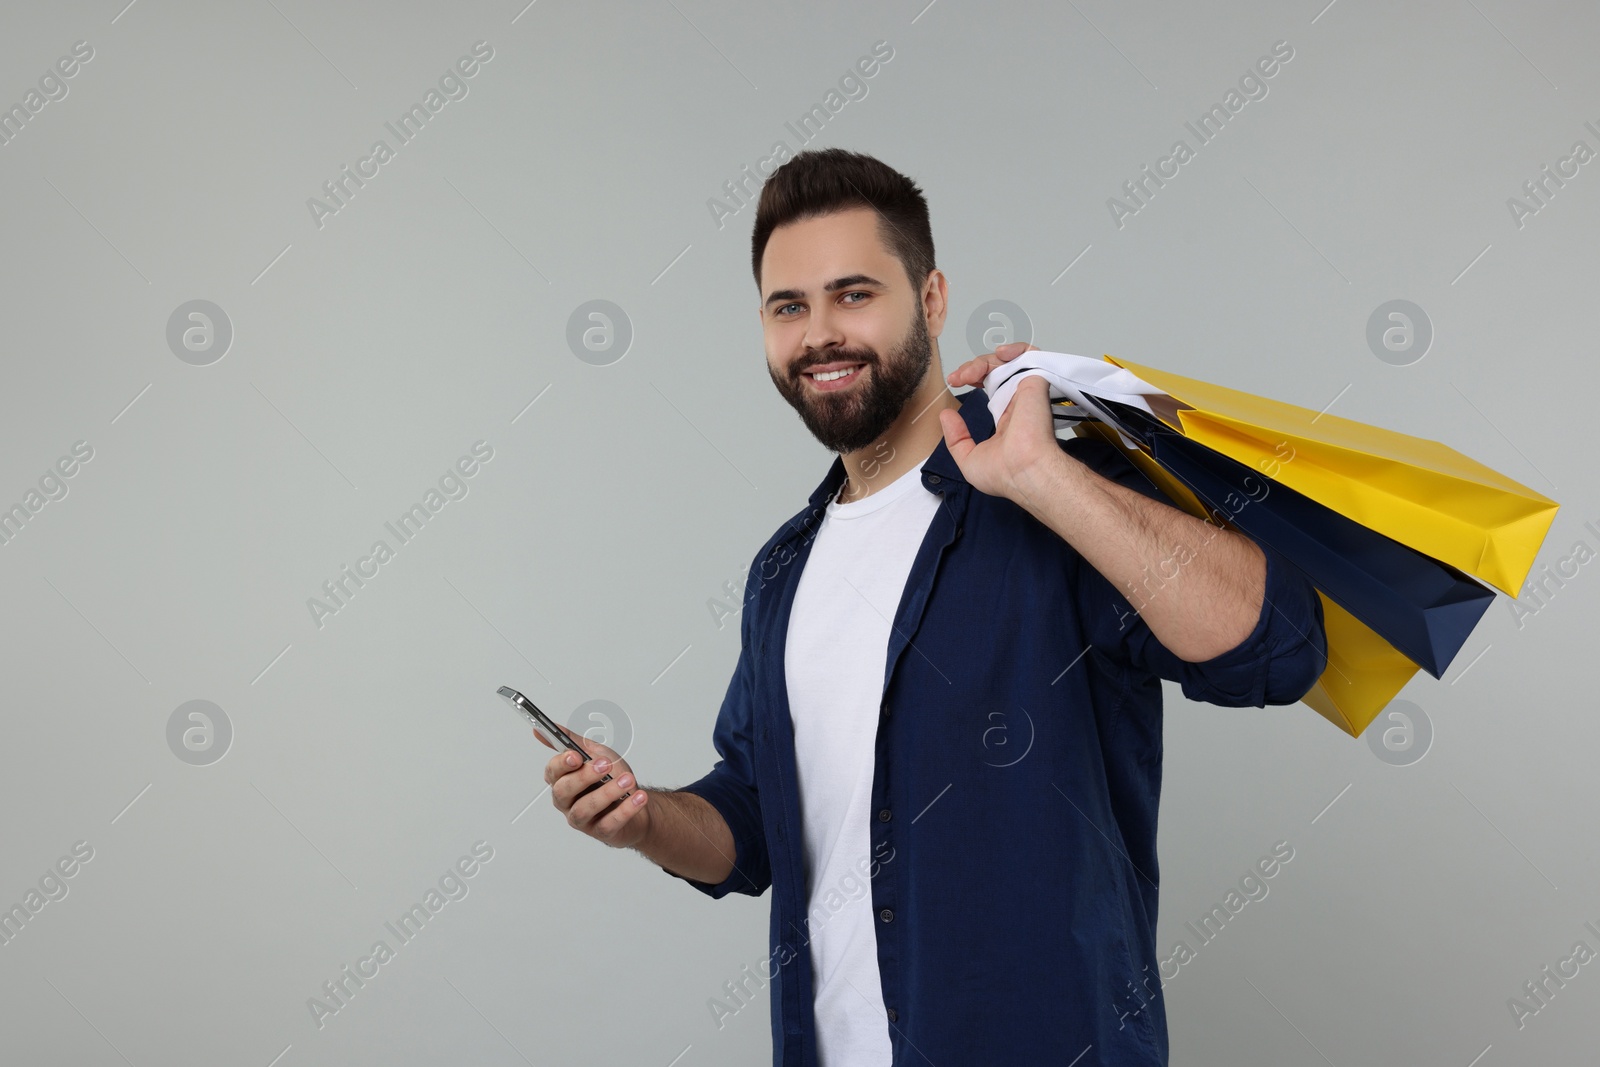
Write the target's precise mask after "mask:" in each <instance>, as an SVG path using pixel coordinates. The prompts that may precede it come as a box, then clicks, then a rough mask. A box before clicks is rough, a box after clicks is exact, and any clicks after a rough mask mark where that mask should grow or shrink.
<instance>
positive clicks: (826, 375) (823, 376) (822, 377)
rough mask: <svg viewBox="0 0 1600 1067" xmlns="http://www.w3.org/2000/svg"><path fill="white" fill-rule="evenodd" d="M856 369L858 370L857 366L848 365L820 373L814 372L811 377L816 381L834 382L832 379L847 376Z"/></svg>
mask: <svg viewBox="0 0 1600 1067" xmlns="http://www.w3.org/2000/svg"><path fill="white" fill-rule="evenodd" d="M855 371H856V368H855V367H846V368H844V369H843V370H830V371H823V372H821V373H820V374H813V375H811V377H812V379H813V380H814V381H819V382H832V381H837V380H838V379H840V378H843V377H845V376H847V375H850V374H854V373H855Z"/></svg>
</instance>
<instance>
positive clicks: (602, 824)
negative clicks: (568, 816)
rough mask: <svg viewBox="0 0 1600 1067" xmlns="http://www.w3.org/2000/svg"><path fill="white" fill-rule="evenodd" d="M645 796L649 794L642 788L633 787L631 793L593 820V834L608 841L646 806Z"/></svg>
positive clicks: (620, 831)
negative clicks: (614, 806) (610, 809)
mask: <svg viewBox="0 0 1600 1067" xmlns="http://www.w3.org/2000/svg"><path fill="white" fill-rule="evenodd" d="M647 796H649V794H648V793H646V792H645V791H644V790H643V789H635V790H634V791H633V795H631V796H629V797H628V798H627V799H626V800H624V801H623V802H622V803H620V804H618V805H617V806H616V808H614V809H613V810H612V811H609V812H607V813H606V814H605V815H602V816H601V817H600V818H598V819H596V820H595V823H594V827H593V830H594V835H595V836H596V837H598V838H600V839H601V840H602V841H610V840H612V839H613V838H615V837H616V836H617V835H619V834H620V833H622V831H623V829H624V828H625V827H626V826H627V825H628V823H629V821H630V820H631V819H632V818H633V817H634V816H635V815H637V814H639V812H640V811H642V810H643V809H644V808H645V807H646V801H645V797H647Z"/></svg>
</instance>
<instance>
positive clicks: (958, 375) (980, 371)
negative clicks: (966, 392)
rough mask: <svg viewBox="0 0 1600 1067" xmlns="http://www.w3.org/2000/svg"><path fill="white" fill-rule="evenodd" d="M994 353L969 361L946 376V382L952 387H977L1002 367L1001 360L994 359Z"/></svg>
mask: <svg viewBox="0 0 1600 1067" xmlns="http://www.w3.org/2000/svg"><path fill="white" fill-rule="evenodd" d="M993 357H994V353H992V352H991V353H987V354H985V355H982V356H978V357H976V358H974V359H969V360H967V361H966V362H965V363H963V364H961V366H959V367H957V368H956V369H955V370H953V371H951V372H950V373H949V375H947V376H946V378H945V380H946V381H947V382H949V383H950V384H951V385H957V386H959V385H977V384H978V383H979V382H981V381H983V378H984V375H986V374H988V373H989V372H990V371H991V370H993V369H994V368H995V367H998V366H999V365H1000V362H1001V361H1000V360H998V359H995V358H993Z"/></svg>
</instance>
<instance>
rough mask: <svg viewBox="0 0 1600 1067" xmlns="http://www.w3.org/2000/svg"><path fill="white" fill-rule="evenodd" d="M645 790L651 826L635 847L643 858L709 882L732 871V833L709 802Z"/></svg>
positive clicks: (677, 794) (715, 880) (691, 797)
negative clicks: (647, 794)
mask: <svg viewBox="0 0 1600 1067" xmlns="http://www.w3.org/2000/svg"><path fill="white" fill-rule="evenodd" d="M648 792H649V794H650V809H651V811H650V829H649V830H648V831H647V832H646V834H645V836H644V838H643V840H641V841H640V842H639V843H638V844H637V845H635V846H634V847H635V848H636V849H637V850H638V851H639V852H640V853H641V854H643V855H644V856H645V858H646V859H648V860H650V861H651V862H652V863H654V864H656V865H657V866H659V867H664V868H666V869H667V870H669V871H671V872H672V873H674V874H678V875H682V876H683V877H685V878H691V879H693V880H694V881H696V882H706V883H708V884H711V885H716V884H717V883H719V882H721V881H723V880H724V879H726V878H727V877H728V875H730V874H732V873H733V857H734V843H733V832H732V831H731V830H729V829H728V824H727V822H726V821H725V820H724V819H723V818H722V815H721V813H719V812H718V811H717V809H716V808H714V807H712V806H711V804H710V802H708V801H707V800H706V799H705V798H704V797H702V796H700V795H698V794H696V793H684V792H680V791H675V790H657V789H652V790H649V791H648Z"/></svg>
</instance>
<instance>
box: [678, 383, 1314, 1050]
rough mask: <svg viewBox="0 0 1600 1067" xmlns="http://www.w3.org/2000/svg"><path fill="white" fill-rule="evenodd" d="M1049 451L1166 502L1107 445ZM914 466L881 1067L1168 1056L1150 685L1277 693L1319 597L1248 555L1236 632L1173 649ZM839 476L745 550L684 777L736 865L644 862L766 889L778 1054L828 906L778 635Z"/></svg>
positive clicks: (877, 890) (930, 468)
mask: <svg viewBox="0 0 1600 1067" xmlns="http://www.w3.org/2000/svg"><path fill="white" fill-rule="evenodd" d="M958 399H959V400H960V402H961V409H960V413H961V417H962V418H963V419H964V420H965V421H966V424H967V427H968V429H969V431H970V432H971V434H972V436H973V439H974V440H975V441H983V440H985V439H987V438H988V437H990V436H991V435H992V434H993V433H994V422H993V419H992V418H991V416H990V414H989V410H988V407H987V399H988V398H987V396H986V395H985V394H984V392H983V391H982V390H981V389H973V390H970V391H968V392H966V393H964V394H962V395H961V396H960V397H959V398H958ZM1060 443H1061V446H1062V448H1063V449H1064V450H1065V451H1066V452H1067V453H1068V454H1069V455H1072V456H1074V457H1076V458H1077V459H1079V460H1081V461H1083V462H1084V463H1085V464H1087V465H1088V466H1089V467H1090V468H1091V469H1093V470H1094V471H1096V472H1097V473H1099V474H1101V475H1103V476H1105V477H1107V478H1109V479H1112V480H1114V481H1117V482H1120V483H1121V484H1123V485H1127V486H1129V487H1131V488H1134V489H1137V490H1139V491H1140V492H1143V493H1145V494H1147V495H1149V496H1151V497H1153V498H1155V499H1157V500H1160V501H1162V502H1163V503H1166V502H1167V501H1166V498H1165V497H1164V496H1163V495H1162V494H1161V492H1160V491H1159V490H1158V489H1156V488H1155V487H1154V486H1153V485H1151V484H1150V482H1149V481H1148V480H1147V479H1146V478H1145V477H1144V476H1143V475H1142V474H1140V473H1139V471H1138V469H1137V468H1136V467H1134V466H1133V465H1132V464H1131V463H1130V462H1129V461H1128V460H1127V458H1126V457H1124V456H1123V455H1122V454H1121V453H1120V452H1119V451H1118V450H1117V449H1116V448H1115V447H1114V446H1112V445H1110V444H1108V443H1107V442H1105V441H1102V440H1099V439H1096V438H1071V439H1069V440H1066V441H1062V442H1060ZM921 477H922V484H923V485H924V486H925V487H926V488H927V489H928V490H929V491H930V492H932V493H935V494H938V495H939V497H940V503H939V509H938V511H937V512H936V513H935V515H934V518H933V520H932V523H931V524H930V526H929V528H928V532H927V534H926V535H925V537H924V540H923V542H922V544H921V547H920V548H919V549H918V552H917V555H916V557H915V560H914V561H913V563H912V566H911V572H910V575H909V577H908V578H907V580H906V587H905V591H904V593H903V594H902V597H901V600H900V606H899V609H898V611H897V613H896V615H895V618H894V623H893V626H892V628H891V630H890V636H889V643H888V654H887V659H886V663H885V666H884V673H883V699H882V703H881V706H880V711H879V717H878V730H877V738H876V742H875V746H876V748H875V758H874V764H873V766H874V771H873V782H872V809H871V810H872V812H873V815H872V819H871V825H870V830H869V833H870V839H871V842H872V869H871V875H872V877H871V881H870V887H871V888H870V893H871V898H872V911H873V915H874V916H875V917H876V919H877V921H876V923H875V928H876V931H877V947H878V968H879V972H880V975H881V977H882V982H883V1002H884V1004H885V1006H886V1007H887V1009H888V1018H887V1020H886V1021H885V1025H886V1026H887V1028H888V1030H889V1035H890V1041H891V1044H892V1047H893V1049H894V1063H895V1064H897V1065H909V1064H926V1063H927V1062H929V1061H932V1062H934V1063H940V1064H977V1063H1004V1064H1021V1063H1032V1062H1048V1063H1062V1064H1064V1063H1068V1062H1070V1061H1072V1060H1073V1057H1075V1056H1079V1055H1080V1054H1082V1058H1081V1059H1079V1060H1078V1061H1077V1064H1078V1067H1090V1065H1091V1064H1116V1065H1118V1067H1122V1065H1128V1064H1165V1063H1166V1062H1167V1029H1166V1015H1165V1011H1164V1009H1163V1005H1162V1002H1161V1000H1160V996H1159V993H1160V978H1159V977H1158V957H1157V952H1156V943H1155V937H1156V896H1157V892H1156V891H1157V885H1158V882H1159V878H1160V873H1159V867H1158V865H1157V862H1156V812H1157V806H1158V802H1159V798H1160V791H1161V754H1162V738H1161V681H1160V680H1161V679H1163V678H1167V679H1171V680H1173V681H1175V682H1177V683H1179V684H1180V685H1181V687H1182V689H1183V692H1184V694H1185V695H1186V696H1188V697H1190V698H1191V699H1193V700H1201V701H1207V702H1210V703H1213V704H1223V705H1229V706H1236V707H1245V706H1250V707H1263V706H1265V705H1267V704H1289V703H1293V702H1294V701H1296V700H1298V699H1299V698H1300V697H1301V696H1302V695H1304V694H1305V693H1306V692H1307V691H1308V690H1309V689H1310V688H1311V686H1312V684H1313V683H1314V682H1315V681H1316V679H1317V677H1318V676H1319V675H1320V674H1321V673H1322V670H1323V667H1324V665H1325V663H1326V643H1325V638H1324V633H1323V625H1322V607H1321V604H1320V602H1319V601H1318V599H1317V597H1316V594H1315V591H1314V590H1313V588H1312V586H1311V585H1310V583H1309V582H1308V581H1307V580H1306V578H1305V577H1304V576H1303V575H1302V574H1301V573H1300V572H1299V571H1298V570H1297V569H1295V568H1294V567H1293V566H1292V565H1291V564H1289V563H1288V562H1287V561H1285V560H1284V559H1283V558H1282V557H1281V556H1278V555H1277V554H1276V553H1274V552H1273V551H1272V550H1271V549H1269V548H1266V546H1262V547H1263V551H1264V552H1265V553H1266V558H1267V577H1266V598H1265V600H1264V602H1263V604H1262V610H1261V616H1260V618H1259V620H1258V621H1257V623H1256V626H1255V628H1254V629H1253V630H1252V631H1251V633H1250V634H1249V636H1247V637H1246V638H1245V639H1244V640H1243V641H1241V642H1240V643H1239V644H1238V645H1237V646H1236V647H1235V648H1233V649H1232V650H1230V651H1228V652H1225V653H1223V654H1221V655H1219V656H1217V657H1215V658H1213V659H1209V660H1206V661H1204V662H1200V663H1190V662H1186V661H1184V660H1181V659H1179V658H1178V657H1177V656H1175V655H1173V654H1172V653H1171V652H1170V651H1168V650H1167V649H1166V648H1165V647H1164V646H1162V644H1161V643H1160V642H1159V641H1157V640H1156V638H1155V636H1154V634H1152V633H1151V631H1150V628H1149V627H1148V626H1147V625H1146V624H1145V623H1144V622H1143V620H1141V619H1140V618H1139V616H1138V615H1137V614H1135V613H1134V611H1133V609H1132V608H1131V606H1130V605H1129V602H1128V600H1127V599H1126V598H1124V597H1123V596H1122V595H1121V594H1120V593H1118V591H1117V590H1116V589H1115V588H1114V587H1113V586H1112V585H1111V583H1110V582H1109V581H1107V580H1106V579H1105V578H1104V577H1103V576H1102V575H1101V574H1100V573H1099V572H1098V571H1096V570H1095V569H1094V568H1093V567H1092V566H1090V565H1089V563H1088V562H1087V561H1085V560H1084V559H1083V557H1082V556H1080V555H1079V554H1078V552H1077V551H1076V550H1075V549H1073V548H1072V546H1071V545H1069V544H1068V543H1067V542H1066V541H1065V540H1064V539H1063V538H1061V537H1060V536H1059V535H1057V534H1056V533H1055V532H1054V531H1052V530H1051V529H1050V528H1049V527H1047V526H1045V525H1044V524H1043V523H1041V522H1039V521H1038V520H1037V519H1035V518H1034V517H1033V516H1031V515H1029V514H1028V513H1027V512H1026V511H1024V510H1023V509H1022V508H1021V507H1019V506H1018V505H1016V504H1014V503H1012V502H1011V501H1009V500H1006V499H1004V498H1002V497H996V496H989V495H987V494H985V493H982V492H979V491H977V490H975V489H973V488H972V487H971V486H970V485H968V484H967V482H966V481H965V480H964V479H963V478H962V476H961V471H960V468H958V467H957V466H956V463H955V459H954V458H953V457H952V456H951V455H950V451H949V449H948V448H947V447H946V445H945V444H944V442H943V441H942V440H941V441H940V442H939V444H938V446H937V447H936V448H935V449H934V451H933V452H932V454H931V455H930V456H929V457H928V459H927V462H926V463H924V465H923V468H922V475H921ZM844 479H845V471H844V463H843V461H842V460H841V459H839V458H835V460H834V462H833V466H832V468H831V469H830V470H829V471H828V475H827V477H826V478H824V479H823V481H822V484H821V485H819V486H818V487H817V489H816V491H815V492H813V493H812V494H811V499H810V502H809V503H808V505H807V507H806V508H805V509H803V510H802V511H801V512H800V513H799V514H798V515H796V516H795V517H794V518H792V519H790V520H789V521H788V522H787V523H785V524H784V525H783V527H782V528H780V529H779V530H778V532H777V533H776V534H774V535H773V537H772V538H771V539H770V540H769V541H768V542H767V543H766V544H765V545H763V546H762V548H761V551H760V552H758V553H757V554H756V557H755V559H754V560H753V561H752V563H751V567H750V572H749V577H748V580H747V582H746V586H745V590H744V600H743V608H742V614H741V619H740V637H741V647H740V652H739V661H738V665H737V667H736V668H735V670H734V674H733V679H732V681H731V682H730V683H729V686H728V692H727V696H726V697H725V698H724V700H723V702H722V707H721V709H720V711H719V712H718V714H717V721H716V725H715V727H714V730H713V733H712V742H713V744H714V745H715V747H716V750H717V753H718V755H719V756H720V757H721V758H720V759H719V760H718V761H717V763H716V765H715V766H714V767H713V768H712V769H711V771H710V772H709V773H708V774H706V775H705V776H704V777H702V778H700V779H699V780H698V781H696V782H694V783H692V784H690V785H688V786H685V787H684V791H685V792H690V793H695V794H697V795H699V796H701V797H704V798H705V800H706V801H708V802H709V803H710V804H711V805H712V806H713V807H714V808H715V809H716V810H717V811H718V812H720V813H721V814H722V817H723V818H724V819H725V820H727V823H728V827H729V829H730V830H731V831H732V833H733V841H734V848H735V853H736V854H735V856H734V866H733V870H732V872H731V873H730V874H729V875H728V877H727V878H725V879H724V880H723V881H721V882H719V883H717V884H715V885H712V884H709V883H705V882H699V881H695V880H693V879H689V878H683V876H681V875H678V874H676V873H675V872H672V871H668V872H667V873H668V874H672V875H673V877H675V878H683V880H684V881H687V882H689V884H690V885H692V886H694V887H695V888H697V889H699V890H700V891H702V892H704V893H706V894H708V895H710V896H711V897H714V898H717V897H722V896H725V895H726V894H728V893H730V892H738V893H746V894H749V895H751V896H759V895H760V894H761V893H763V892H765V891H766V890H767V888H768V887H769V886H770V887H771V888H772V891H773V894H772V918H771V923H770V927H769V938H768V940H769V957H768V959H767V960H766V961H765V964H764V966H763V967H762V968H760V969H759V972H760V973H759V975H758V980H761V981H766V982H767V984H768V987H769V992H770V996H771V1009H772V1040H773V1063H774V1064H775V1065H776V1067H816V1064H817V1051H816V1046H817V1042H816V1036H815V1032H814V1027H815V1023H814V1017H813V1012H812V974H811V956H810V949H809V946H808V929H809V926H810V923H811V922H812V921H821V919H823V918H825V917H826V916H825V913H823V912H819V911H817V910H815V909H816V906H817V905H816V902H810V901H808V900H807V899H806V897H807V892H806V885H807V878H806V868H805V851H804V837H803V833H804V831H803V827H802V823H801V817H800V804H799V798H800V793H799V786H798V782H797V771H796V765H795V752H794V734H793V726H792V720H791V718H790V711H789V701H788V692H787V685H786V683H785V678H784V648H785V635H786V633H787V626H788V619H789V611H790V608H791V606H792V604H793V602H794V593H795V588H796V586H797V585H798V582H799V577H800V573H801V570H802V568H803V567H804V566H805V561H806V556H807V554H808V553H809V551H810V547H811V543H812V539H813V538H814V537H815V535H816V532H817V530H818V528H819V526H820V523H821V520H822V517H823V514H824V512H825V509H826V507H827V504H828V501H829V500H830V499H831V498H832V497H833V496H834V495H835V494H836V493H837V491H838V489H839V486H840V485H841V484H842V483H843V481H844ZM1154 595H1156V596H1159V595H1160V591H1159V589H1155V590H1154ZM808 908H811V909H813V910H812V912H811V916H809V917H808ZM747 989H748V984H747ZM752 992H754V993H757V994H758V993H759V989H756V990H753V991H752ZM730 1007H732V1006H731V1005H730Z"/></svg>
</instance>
